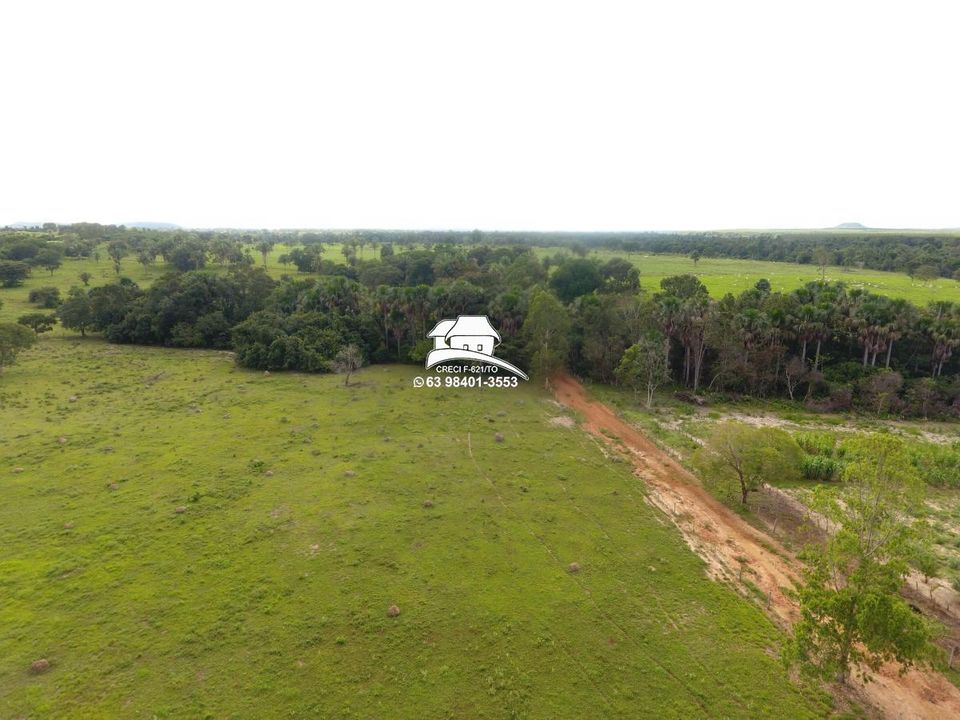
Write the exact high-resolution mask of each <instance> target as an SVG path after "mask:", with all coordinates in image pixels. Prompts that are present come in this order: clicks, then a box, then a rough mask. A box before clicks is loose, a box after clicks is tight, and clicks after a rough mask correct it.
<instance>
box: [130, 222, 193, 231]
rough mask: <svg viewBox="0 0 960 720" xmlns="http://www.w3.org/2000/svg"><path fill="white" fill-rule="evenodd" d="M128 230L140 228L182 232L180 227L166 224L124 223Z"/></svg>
mask: <svg viewBox="0 0 960 720" xmlns="http://www.w3.org/2000/svg"><path fill="white" fill-rule="evenodd" d="M123 224H124V226H126V227H128V228H139V229H140V230H180V229H181V227H180V226H179V225H175V224H174V223H165V222H126V223H123Z"/></svg>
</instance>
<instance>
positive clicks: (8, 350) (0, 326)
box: [0, 323, 37, 372]
mask: <svg viewBox="0 0 960 720" xmlns="http://www.w3.org/2000/svg"><path fill="white" fill-rule="evenodd" d="M36 341H37V335H36V333H34V332H31V331H30V329H29V328H27V327H24V326H23V325H17V324H14V323H0V372H2V371H3V368H4V367H5V366H7V365H13V363H15V362H16V360H17V355H19V354H20V353H21V351H23V350H26V349H27V348H28V347H30V346H31V345H33V344H34V343H35V342H36Z"/></svg>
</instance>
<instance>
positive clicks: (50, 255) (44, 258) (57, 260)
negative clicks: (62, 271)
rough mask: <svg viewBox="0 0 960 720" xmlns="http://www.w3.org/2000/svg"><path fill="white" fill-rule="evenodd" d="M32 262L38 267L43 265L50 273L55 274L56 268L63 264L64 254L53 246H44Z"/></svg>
mask: <svg viewBox="0 0 960 720" xmlns="http://www.w3.org/2000/svg"><path fill="white" fill-rule="evenodd" d="M31 262H32V264H34V265H37V266H38V267H42V268H43V269H44V270H49V271H50V274H51V275H53V272H54V270H56V269H57V268H59V267H60V265H61V264H62V262H63V255H62V253H60V252H59V251H57V250H54V249H53V248H44V249H43V250H41V251H40V252H39V253H37V255H36V257H35V258H33V260H32V261H31Z"/></svg>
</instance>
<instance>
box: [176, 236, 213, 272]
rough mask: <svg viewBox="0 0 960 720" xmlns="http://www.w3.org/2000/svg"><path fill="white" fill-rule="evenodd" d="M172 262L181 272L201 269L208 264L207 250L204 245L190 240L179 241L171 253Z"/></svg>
mask: <svg viewBox="0 0 960 720" xmlns="http://www.w3.org/2000/svg"><path fill="white" fill-rule="evenodd" d="M168 257H169V260H170V264H171V265H173V266H174V267H175V268H176V269H177V270H179V271H180V272H188V271H190V270H200V269H201V268H202V267H204V266H205V265H206V264H207V251H206V248H205V247H204V245H203V244H202V243H200V242H197V241H192V240H188V241H185V242H180V243H177V245H176V246H175V247H173V248H172V249H171V250H170V253H169V256H168Z"/></svg>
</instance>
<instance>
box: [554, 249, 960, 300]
mask: <svg viewBox="0 0 960 720" xmlns="http://www.w3.org/2000/svg"><path fill="white" fill-rule="evenodd" d="M558 251H559V248H537V253H538V254H539V255H541V256H545V255H552V254H554V253H555V252H558ZM617 256H620V257H626V258H628V259H629V260H630V261H631V262H632V263H633V264H634V265H635V266H636V267H637V268H639V269H640V283H641V286H642V287H643V288H644V289H646V290H648V291H652V292H656V291H657V290H659V289H660V280H661V279H663V278H665V277H670V276H671V275H682V274H686V273H691V274H693V275H696V276H697V277H699V278H700V280H701V281H702V282H703V284H704V285H706V286H707V289H709V290H710V294H711V295H712V296H713V297H715V298H720V297H723V296H724V295H726V294H727V293H733V294H735V295H736V294H738V293H741V292H743V291H744V290H747V289H749V288H751V287H753V286H754V284H755V283H756V282H757V280H759V279H761V278H766V279H767V280H769V281H770V284H771V285H772V286H773V289H774V290H778V291H781V292H786V291H789V290H793V289H794V288H798V287H802V286H803V285H804V284H805V283H808V282H810V281H812V280H819V279H820V270H819V268H818V267H817V266H816V265H800V264H797V263H782V262H768V261H763V260H731V259H725V258H701V259H700V261H699V262H698V263H697V264H696V265H694V263H693V260H691V259H690V258H688V257H685V256H682V255H654V254H641V253H631V254H629V255H628V254H626V253H616V252H612V251H610V250H598V251H595V252H593V253H590V257H596V258H598V259H600V260H603V261H606V260H609V259H610V258H612V257H617ZM826 278H827V280H831V281H840V282H845V283H847V285H848V286H850V287H851V288H857V287H859V288H864V289H866V290H869V291H871V292H875V293H878V294H880V295H889V296H890V297H896V298H906V299H907V300H910V301H911V302H913V303H915V304H917V305H920V306H923V305H926V304H927V303H929V302H932V301H934V300H952V301H954V302H960V282H957V281H955V280H948V279H946V278H940V279H938V280H932V281H920V280H911V279H910V277H909V276H908V275H906V274H904V273H893V272H883V271H881V270H863V269H860V268H839V267H828V268H827V272H826Z"/></svg>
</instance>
